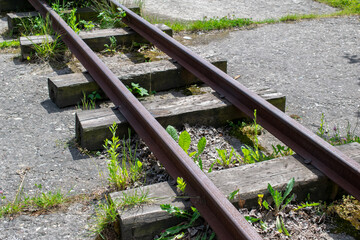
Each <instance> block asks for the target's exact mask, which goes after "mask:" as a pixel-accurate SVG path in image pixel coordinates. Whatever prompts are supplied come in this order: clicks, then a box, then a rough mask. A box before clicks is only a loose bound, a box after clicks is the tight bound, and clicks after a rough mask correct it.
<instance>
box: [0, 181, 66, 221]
mask: <svg viewBox="0 0 360 240" xmlns="http://www.w3.org/2000/svg"><path fill="white" fill-rule="evenodd" d="M35 187H36V188H37V189H38V190H37V192H36V194H35V196H28V195H25V196H22V195H23V194H22V187H21V186H20V187H19V190H18V192H17V194H16V196H15V199H14V201H12V202H10V201H7V199H6V196H4V194H3V192H2V191H0V199H1V204H0V218H2V217H5V216H8V215H13V214H17V213H19V212H23V211H32V212H33V211H38V210H50V209H52V208H54V207H56V206H59V205H61V204H62V203H65V202H66V201H68V200H69V199H68V197H67V194H63V193H61V191H60V190H57V191H56V192H54V193H53V192H51V191H49V192H43V191H42V185H41V184H35ZM69 192H70V191H69Z"/></svg>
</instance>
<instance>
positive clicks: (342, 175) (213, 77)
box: [110, 0, 360, 200]
mask: <svg viewBox="0 0 360 240" xmlns="http://www.w3.org/2000/svg"><path fill="white" fill-rule="evenodd" d="M110 1H111V2H112V4H114V5H116V6H117V7H119V8H122V9H123V10H124V11H125V12H126V17H125V18H124V19H123V22H124V23H126V24H127V25H128V26H129V27H131V28H132V29H134V30H135V31H136V32H138V33H139V34H140V35H142V36H143V37H144V38H146V39H147V40H148V41H149V42H151V43H153V44H154V45H156V46H157V47H158V48H159V49H161V50H162V51H164V52H165V53H166V54H168V55H169V56H170V57H172V58H173V59H175V60H176V61H178V62H179V64H180V65H182V66H183V67H184V68H186V69H187V70H189V71H190V72H191V73H193V74H194V75H195V76H196V77H198V78H199V79H201V80H202V81H204V82H205V83H206V84H208V85H209V86H210V87H212V88H213V89H214V90H215V91H217V92H218V93H220V94H222V95H224V96H225V97H226V98H227V99H228V100H229V101H230V102H231V103H232V104H233V105H234V106H236V107H237V108H238V109H240V110H241V111H243V112H244V113H245V114H247V115H248V116H249V117H252V116H253V113H254V110H255V109H256V110H257V120H258V122H259V124H260V125H262V126H263V127H264V128H265V129H267V130H268V131H269V132H270V133H272V134H273V135H274V136H276V137H277V138H278V139H280V140H281V141H282V142H284V143H285V144H286V145H288V146H289V147H291V148H292V149H293V150H294V151H295V152H296V153H298V154H299V155H300V156H302V157H303V158H304V159H305V160H306V161H308V162H311V164H312V165H314V166H315V167H316V168H318V169H319V170H320V171H321V172H323V173H324V174H325V175H326V176H327V177H329V178H330V179H331V180H333V181H334V182H336V183H337V184H338V185H339V186H340V187H342V188H343V189H345V190H346V191H347V192H348V193H350V194H352V195H353V196H354V197H356V198H357V199H359V200H360V181H359V180H360V164H359V163H357V162H355V161H354V160H353V159H351V158H349V157H348V156H346V155H345V154H343V153H342V152H341V151H339V150H337V149H336V148H335V147H333V146H331V145H330V144H329V143H327V142H326V141H324V140H323V139H321V138H320V137H319V136H317V135H316V134H314V133H313V132H311V131H310V130H308V129H307V128H305V127H304V126H302V125H301V124H299V123H298V122H296V121H295V120H293V119H292V118H290V117H289V116H287V115H286V114H285V113H283V112H281V111H280V110H279V109H277V108H276V107H274V106H272V105H271V104H270V103H268V102H266V101H265V100H264V99H262V98H261V97H259V96H258V95H256V94H255V93H253V92H251V91H250V90H248V89H247V88H246V87H245V86H243V85H242V84H240V83H239V82H238V81H236V80H234V79H232V78H231V77H230V76H228V75H227V74H225V73H224V72H222V71H221V70H219V69H218V68H216V67H215V66H213V65H212V64H211V63H209V62H207V61H205V60H204V59H202V58H201V57H200V56H198V55H197V54H195V53H193V52H192V51H190V50H189V49H188V48H186V47H184V46H183V45H181V44H180V43H178V42H177V41H176V40H174V39H173V38H171V37H169V36H167V35H166V34H164V33H162V32H161V31H160V30H158V29H157V28H156V27H154V26H153V25H152V24H150V23H149V22H147V21H145V20H144V19H142V18H141V17H139V16H138V15H136V14H135V13H133V12H132V11H130V10H129V9H127V8H126V7H125V6H123V5H121V4H119V3H118V2H116V1H115V0H110Z"/></svg>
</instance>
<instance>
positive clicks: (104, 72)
mask: <svg viewBox="0 0 360 240" xmlns="http://www.w3.org/2000/svg"><path fill="white" fill-rule="evenodd" d="M28 1H29V2H30V3H31V4H32V5H33V6H34V7H35V9H36V10H38V11H39V12H40V14H42V16H44V17H45V16H47V15H48V16H49V18H50V20H51V21H52V26H53V28H54V30H55V31H56V32H58V33H59V34H60V35H61V38H62V40H63V42H64V43H65V44H66V45H67V46H68V47H69V49H70V50H71V51H72V52H73V54H74V55H75V56H76V57H77V58H78V60H79V61H80V62H81V63H82V64H83V66H84V67H85V68H86V69H87V70H88V71H89V73H90V74H91V76H92V77H93V78H94V80H95V81H96V82H97V83H98V84H99V86H100V87H101V88H102V90H103V91H104V92H105V93H106V95H107V96H108V97H109V98H110V100H111V101H113V102H114V104H115V105H117V106H119V110H120V112H121V113H122V114H123V115H124V116H125V118H126V119H127V120H128V122H129V123H130V124H131V126H132V127H133V128H134V129H135V131H136V132H137V134H139V136H140V137H141V138H142V139H143V140H144V141H145V143H146V144H147V145H148V146H149V148H150V149H151V151H153V152H154V154H155V155H156V157H157V158H158V159H159V160H160V161H161V163H162V164H163V165H164V166H165V168H166V170H167V171H168V172H169V174H170V175H171V176H172V177H173V178H174V179H176V178H177V177H179V176H180V177H183V178H184V179H185V181H186V182H187V184H188V185H187V188H186V192H187V194H189V195H190V196H198V197H195V198H191V201H192V203H193V204H194V205H195V207H196V208H197V209H198V210H199V211H200V213H201V215H202V216H203V217H204V218H205V219H206V221H208V223H209V224H210V226H211V227H212V228H213V229H214V231H215V232H216V234H217V236H218V237H219V238H220V239H226V240H228V239H261V237H260V236H259V235H258V233H257V232H256V231H255V230H254V229H253V227H252V226H250V225H249V224H248V222H247V221H246V220H245V219H244V218H243V217H242V216H241V214H240V213H239V211H238V210H237V209H236V208H235V207H234V206H233V205H232V204H231V203H230V202H229V201H228V200H227V199H226V197H225V196H224V194H222V193H221V192H220V191H219V189H217V188H216V186H215V185H214V184H213V183H212V182H211V181H210V179H209V178H208V177H207V176H206V175H205V174H204V173H203V172H202V171H201V170H200V169H199V167H198V166H197V165H196V164H195V163H194V162H193V161H192V159H191V158H190V157H189V156H188V155H187V154H186V153H185V152H184V151H183V150H182V149H181V148H180V147H179V145H178V144H177V143H176V142H175V141H174V140H173V139H172V138H171V137H170V135H169V134H167V132H166V131H165V130H164V128H163V127H162V126H161V125H160V124H159V123H158V122H157V121H156V120H155V119H154V117H153V116H152V115H151V114H150V113H149V112H148V111H147V110H146V109H145V108H144V107H143V106H142V105H141V103H140V102H139V101H138V100H137V99H136V98H135V97H134V96H133V95H132V94H131V93H130V92H129V91H128V90H127V88H126V87H125V85H124V84H122V83H121V82H120V81H119V80H118V78H117V77H116V76H115V75H114V74H113V73H112V72H111V71H110V70H109V68H108V67H106V65H105V64H104V63H103V62H102V61H101V60H100V59H99V58H98V57H97V55H96V54H95V53H94V52H93V51H91V49H90V48H89V47H88V46H87V45H86V44H85V43H84V42H83V41H82V40H81V39H80V37H79V36H78V35H77V34H76V33H75V32H74V31H73V30H72V29H71V28H70V27H69V26H68V25H67V24H66V23H65V22H64V21H63V20H62V19H61V17H60V16H59V15H58V14H56V12H55V11H53V10H52V9H51V8H50V7H49V6H48V5H47V4H46V3H44V2H42V1H40V0H28ZM127 11H130V10H127Z"/></svg>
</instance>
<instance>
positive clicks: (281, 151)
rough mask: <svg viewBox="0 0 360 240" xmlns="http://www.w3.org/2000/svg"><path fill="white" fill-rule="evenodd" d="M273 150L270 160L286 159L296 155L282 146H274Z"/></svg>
mask: <svg viewBox="0 0 360 240" xmlns="http://www.w3.org/2000/svg"><path fill="white" fill-rule="evenodd" d="M272 148H273V152H272V154H271V155H270V158H277V157H285V156H290V155H293V154H295V152H294V151H293V150H292V149H291V148H289V147H286V146H282V145H280V144H278V145H276V146H274V145H272Z"/></svg>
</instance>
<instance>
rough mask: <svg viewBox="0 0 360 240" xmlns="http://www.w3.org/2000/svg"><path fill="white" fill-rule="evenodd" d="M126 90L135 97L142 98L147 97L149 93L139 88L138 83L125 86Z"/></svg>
mask: <svg viewBox="0 0 360 240" xmlns="http://www.w3.org/2000/svg"><path fill="white" fill-rule="evenodd" d="M126 87H127V89H128V90H129V91H130V92H131V93H132V94H134V95H135V96H139V97H144V96H148V95H149V92H148V90H146V89H145V88H143V87H141V86H140V84H138V83H133V82H132V83H131V87H129V86H126Z"/></svg>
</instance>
